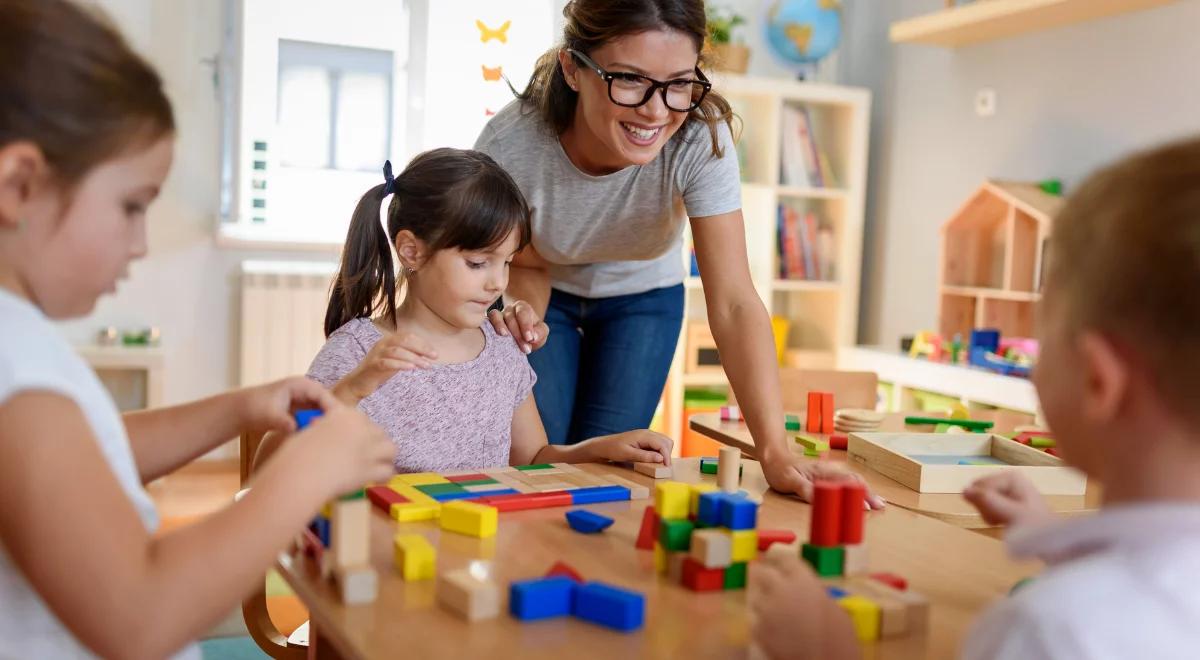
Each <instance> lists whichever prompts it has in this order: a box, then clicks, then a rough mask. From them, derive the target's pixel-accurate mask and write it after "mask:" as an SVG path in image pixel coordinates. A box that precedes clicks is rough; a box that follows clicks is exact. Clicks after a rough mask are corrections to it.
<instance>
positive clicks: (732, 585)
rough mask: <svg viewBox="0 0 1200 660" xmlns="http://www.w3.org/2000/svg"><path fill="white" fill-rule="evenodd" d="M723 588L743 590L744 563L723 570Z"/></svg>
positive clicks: (737, 563)
mask: <svg viewBox="0 0 1200 660" xmlns="http://www.w3.org/2000/svg"><path fill="white" fill-rule="evenodd" d="M725 588H726V589H745V588H746V562H744V561H739V562H736V563H734V564H730V565H729V566H728V567H727V568H726V569H725Z"/></svg>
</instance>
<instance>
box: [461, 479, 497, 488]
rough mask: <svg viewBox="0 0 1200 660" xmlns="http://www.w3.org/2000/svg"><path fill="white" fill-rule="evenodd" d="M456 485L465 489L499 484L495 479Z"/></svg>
mask: <svg viewBox="0 0 1200 660" xmlns="http://www.w3.org/2000/svg"><path fill="white" fill-rule="evenodd" d="M456 483H457V484H458V485H459V486H462V487H464V488H466V487H467V486H490V485H492V484H498V483H500V482H499V481H496V480H495V479H476V480H474V481H458V482H456Z"/></svg>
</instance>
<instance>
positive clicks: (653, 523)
mask: <svg viewBox="0 0 1200 660" xmlns="http://www.w3.org/2000/svg"><path fill="white" fill-rule="evenodd" d="M657 540H658V513H656V512H655V511H654V507H652V506H648V507H646V512H645V513H644V514H642V526H641V528H640V529H639V530H638V537H637V542H636V543H634V547H635V548H637V549H638V550H652V549H653V548H654V544H655V542H656V541H657Z"/></svg>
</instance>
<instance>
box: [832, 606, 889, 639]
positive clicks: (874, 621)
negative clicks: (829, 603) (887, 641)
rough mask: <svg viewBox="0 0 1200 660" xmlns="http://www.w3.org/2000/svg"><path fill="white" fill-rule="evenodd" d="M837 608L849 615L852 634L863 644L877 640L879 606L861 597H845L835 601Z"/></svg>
mask: <svg viewBox="0 0 1200 660" xmlns="http://www.w3.org/2000/svg"><path fill="white" fill-rule="evenodd" d="M837 604H838V606H840V607H841V608H842V609H843V610H845V611H846V614H849V615H850V621H851V622H852V623H853V624H854V632H855V634H856V635H858V639H859V640H860V641H863V642H873V641H875V640H877V639H879V623H880V621H879V619H880V612H879V605H877V604H876V603H875V602H874V601H871V600H869V599H867V598H864V597H862V596H846V597H845V598H840V599H838V601H837Z"/></svg>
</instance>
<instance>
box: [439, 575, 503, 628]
mask: <svg viewBox="0 0 1200 660" xmlns="http://www.w3.org/2000/svg"><path fill="white" fill-rule="evenodd" d="M437 599H438V602H439V603H441V605H442V607H444V608H446V609H448V610H450V611H451V612H454V613H455V614H458V615H459V616H461V617H463V618H464V619H466V620H467V621H482V620H484V619H493V618H495V617H496V616H498V615H499V614H500V588H499V587H498V586H496V583H495V582H493V581H491V580H489V579H479V578H477V577H475V576H473V575H471V572H470V570H468V569H460V570H457V571H450V572H449V573H446V574H445V575H443V576H441V577H440V578H438V584H437Z"/></svg>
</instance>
